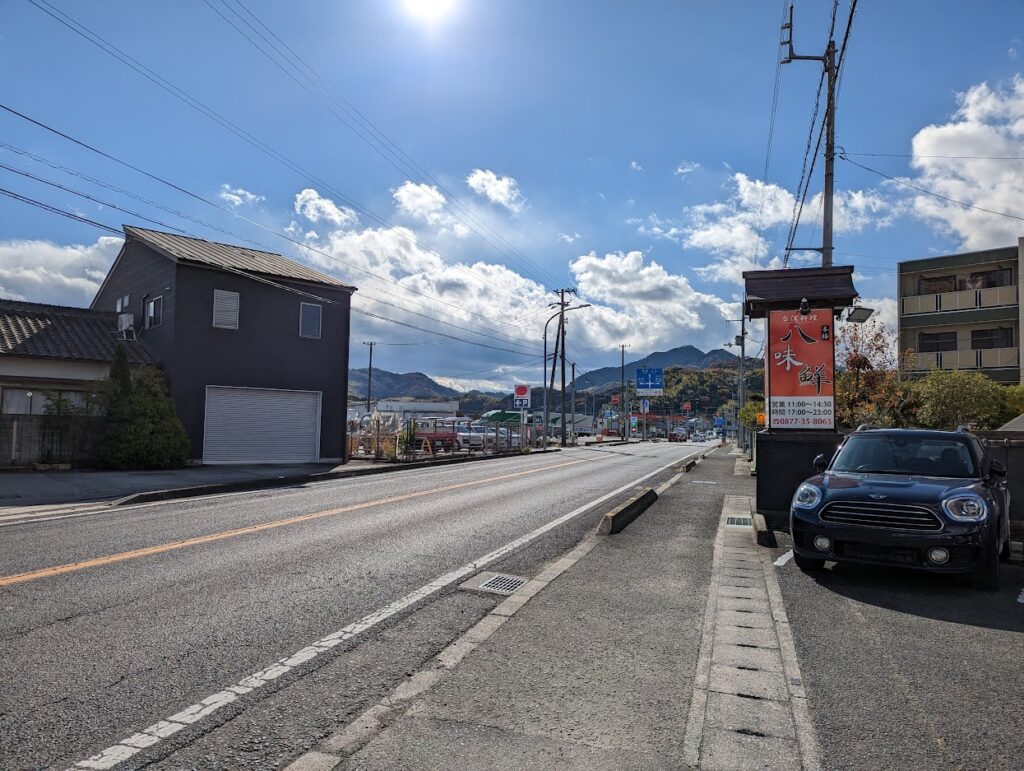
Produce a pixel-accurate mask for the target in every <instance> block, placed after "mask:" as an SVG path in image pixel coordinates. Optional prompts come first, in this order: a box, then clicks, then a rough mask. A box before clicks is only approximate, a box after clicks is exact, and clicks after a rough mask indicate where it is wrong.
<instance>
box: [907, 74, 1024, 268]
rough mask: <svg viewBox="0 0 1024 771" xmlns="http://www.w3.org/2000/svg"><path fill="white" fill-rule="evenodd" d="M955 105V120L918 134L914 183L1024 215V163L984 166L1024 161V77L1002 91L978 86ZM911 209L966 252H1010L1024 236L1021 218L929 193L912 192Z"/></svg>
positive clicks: (914, 160) (1016, 77) (983, 84)
mask: <svg viewBox="0 0 1024 771" xmlns="http://www.w3.org/2000/svg"><path fill="white" fill-rule="evenodd" d="M957 102H958V107H957V110H956V112H955V113H954V114H953V116H952V118H951V120H950V121H949V122H947V123H944V124H938V125H930V126H926V127H925V128H923V129H921V130H920V131H918V132H917V134H916V135H915V136H914V139H913V142H912V147H913V153H914V159H913V161H912V162H911V165H912V167H913V168H914V169H915V170H916V171H917V172H918V174H919V176H918V177H916V178H912V179H911V180H910V181H911V182H912V183H913V184H916V185H918V186H919V187H923V188H925V189H926V190H930V191H932V192H934V193H938V194H940V195H944V196H947V197H948V198H952V199H954V200H957V201H962V202H964V203H967V204H970V205H972V206H977V207H981V208H984V209H990V210H992V211H997V212H1005V213H1008V214H1014V215H1016V216H1018V217H1019V216H1024V203H1022V202H1024V164H1020V163H1014V162H1008V161H999V160H984V158H985V157H1002V156H1011V157H1020V156H1024V77H1022V76H1020V75H1017V76H1015V77H1014V78H1013V80H1012V81H1010V82H1009V83H1008V84H1006V85H1005V86H1004V87H1000V88H992V87H990V86H989V85H988V84H987V83H980V84H978V85H976V86H972V87H971V88H969V89H968V90H967V91H965V92H963V93H961V94H958V95H957ZM926 156H961V157H959V158H936V157H926ZM962 156H983V157H982V158H965V157H962ZM911 205H912V207H913V212H914V214H915V215H917V216H918V217H921V218H922V219H924V220H926V221H927V222H929V223H931V224H932V225H933V226H934V227H936V228H937V229H938V230H939V231H940V232H943V233H946V234H949V235H953V236H955V237H957V238H958V239H959V240H960V246H961V248H963V249H965V250H974V249H987V248H992V247H997V246H1009V245H1011V244H1015V243H1016V242H1017V238H1018V237H1019V236H1020V234H1021V233H1022V232H1024V223H1022V222H1021V221H1020V220H1015V219H1011V218H1008V217H1002V216H999V215H997V214H989V213H987V212H983V211H978V210H976V209H968V208H966V207H964V206H960V205H958V204H955V203H951V202H948V201H943V200H939V199H937V198H935V197H933V196H930V195H925V194H923V193H914V194H912V195H911Z"/></svg>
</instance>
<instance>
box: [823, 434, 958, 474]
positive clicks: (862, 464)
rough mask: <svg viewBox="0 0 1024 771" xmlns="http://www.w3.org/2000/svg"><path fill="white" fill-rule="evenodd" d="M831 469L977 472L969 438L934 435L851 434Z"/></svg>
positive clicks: (932, 472) (890, 471)
mask: <svg viewBox="0 0 1024 771" xmlns="http://www.w3.org/2000/svg"><path fill="white" fill-rule="evenodd" d="M832 471H855V472H859V473H862V474H914V475H918V476H930V477H957V478H971V477H976V476H977V474H976V472H975V465H974V458H973V457H972V456H971V451H970V448H969V447H968V446H967V442H964V441H960V440H959V439H943V438H938V437H931V436H894V435H882V436H878V435H876V436H871V435H864V436H851V437H850V438H849V440H847V442H846V444H844V445H843V448H842V449H841V450H840V451H839V454H838V455H837V456H836V459H835V461H834V462H833V463H832Z"/></svg>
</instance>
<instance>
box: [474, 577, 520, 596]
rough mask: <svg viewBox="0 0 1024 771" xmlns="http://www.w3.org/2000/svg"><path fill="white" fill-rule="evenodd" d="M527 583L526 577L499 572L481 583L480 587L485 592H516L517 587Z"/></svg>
mask: <svg viewBox="0 0 1024 771" xmlns="http://www.w3.org/2000/svg"><path fill="white" fill-rule="evenodd" d="M525 585H526V579H525V578H520V577H519V576H510V575H506V574H504V573H498V574H497V575H496V576H492V577H491V578H488V579H487V580H486V581H484V582H483V583H482V584H480V588H481V589H483V590H484V591H485V592H494V593H495V594H515V592H516V590H517V589H519V588H520V587H521V586H525Z"/></svg>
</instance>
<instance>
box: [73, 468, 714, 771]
mask: <svg viewBox="0 0 1024 771" xmlns="http://www.w3.org/2000/svg"><path fill="white" fill-rule="evenodd" d="M703 451H704V450H703V449H701V450H698V451H696V452H694V453H691V454H690V455H686V456H684V457H683V458H676V459H675V460H673V461H672V462H671V463H666V464H665V465H664V466H661V467H660V468H656V469H655V470H654V471H651V472H649V473H647V474H644V475H643V476H641V477H639V478H637V479H634V480H632V481H631V482H629V483H627V484H624V485H623V486H622V487H619V488H617V489H615V490H612V491H611V492H610V493H605V494H604V495H602V496H600V497H599V498H595V499H594V500H592V501H590V502H589V503H585V504H583V505H582V506H580V507H578V508H575V509H573V510H572V511H570V512H569V513H568V514H563V515H562V516H560V517H557V518H556V519H553V520H551V521H550V522H548V523H546V524H544V525H541V526H540V527H538V528H537V529H535V530H532V531H530V532H529V533H527V534H526V535H524V536H521V537H519V538H517V539H515V540H514V541H510V542H509V543H507V544H505V545H504V546H501V547H499V548H497V549H495V550H494V551H492V552H489V553H487V554H485V555H484V556H482V557H479V558H478V559H476V560H474V561H473V562H469V563H466V564H465V565H463V566H462V567H459V568H456V569H455V570H452V571H450V572H448V573H445V574H444V575H442V576H438V577H437V578H435V579H434V580H433V581H431V582H430V583H429V584H425V585H424V586H421V587H420V588H419V589H416V590H415V591H413V592H410V593H409V594H407V595H405V596H404V597H401V598H400V599H398V600H395V601H394V602H392V603H391V604H390V605H386V606H384V607H383V608H380V609H379V610H377V611H374V612H373V613H371V614H370V615H368V616H364V617H363V618H361V619H360V620H359V621H355V622H353V623H351V624H349V625H348V626H345V627H342V628H341V629H339V630H338V631H336V632H333V633H331V634H329V635H327V636H326V637H322V638H320V639H319V640H317V641H316V642H313V643H311V644H310V645H307V646H306V647H305V648H302V649H301V650H299V651H296V652H295V653H293V654H292V655H291V656H287V657H285V658H283V659H280V660H279V661H276V662H275V663H273V664H271V665H270V666H269V667H266V668H264V669H261V670H260V671H259V672H254V673H253V674H251V675H249V676H247V677H244V678H242V679H241V680H239V681H238V682H237V683H235V684H234V685H229V686H228V687H227V688H225V689H224V690H222V691H218V692H217V693H215V694H213V695H211V696H207V697H206V698H205V699H203V700H202V701H199V702H197V703H196V704H193V705H191V706H189V707H185V709H183V710H181V711H180V712H178V713H176V714H174V715H171V716H170V717H168V718H167V719H166V720H161V721H159V722H158V723H154V724H153V725H151V726H149V727H148V728H144V729H142V731H140V732H138V733H135V734H132V735H131V736H129V737H127V738H125V739H122V740H121V741H120V742H118V743H117V744H115V745H113V746H111V747H107V748H106V749H105V750H103V751H102V752H99V753H97V754H96V755H93V756H92V757H91V758H88V759H86V760H81V761H79V762H78V763H76V764H75V768H89V769H109V768H113V767H114V766H116V765H117V764H119V763H122V762H123V761H125V760H127V759H128V758H130V757H132V756H133V755H135V754H136V753H139V752H141V751H142V750H143V749H145V748H148V747H152V746H153V745H154V744H157V743H158V742H159V741H160V740H161V739H166V738H167V737H168V736H171V735H173V734H176V733H178V731H181V730H183V729H185V728H187V727H188V726H190V725H194V724H196V723H198V722H199V721H200V720H202V719H203V718H206V717H208V716H209V715H210V714H212V713H213V712H215V711H216V710H218V709H220V708H221V707H224V706H227V705H228V704H231V703H232V702H234V701H237V699H238V697H239V696H244V695H245V694H247V693H250V692H252V691H253V690H255V689H257V688H260V687H262V686H264V685H267V684H268V683H270V682H272V681H274V680H276V679H277V678H279V677H281V675H284V674H286V673H287V672H290V671H291V670H293V669H295V668H296V667H298V666H300V665H302V664H305V663H307V662H309V661H310V660H311V659H313V658H315V657H317V656H319V655H320V654H321V653H326V652H327V651H329V650H331V649H332V648H334V647H335V646H337V645H340V644H341V643H343V642H345V641H346V640H350V639H352V638H353V637H355V636H357V635H359V634H362V633H363V632H365V631H366V630H368V629H370V628H372V627H374V626H376V625H377V624H379V623H381V622H382V621H384V620H386V619H388V618H390V617H391V616H394V615H395V614H397V613H400V612H401V611H403V610H405V609H407V608H410V607H412V606H413V605H416V604H417V603H419V602H421V601H422V600H424V599H426V598H427V597H429V596H430V595H432V594H435V593H436V592H439V591H440V590H441V589H444V588H445V587H446V586H448V585H450V584H452V583H455V582H456V581H461V580H462V579H464V578H466V577H468V576H470V575H472V574H473V573H475V572H476V571H478V570H480V569H481V568H483V567H485V566H487V565H489V564H491V563H492V562H494V561H496V560H498V559H501V558H502V557H504V556H506V555H507V554H510V553H511V552H513V551H515V550H516V549H518V548H519V547H520V546H524V545H525V544H527V543H529V542H530V541H533V540H535V539H536V538H539V537H540V536H542V535H544V533H547V532H548V531H550V530H553V529H554V528H556V527H558V526H559V525H562V524H565V523H566V522H568V521H569V520H571V519H574V518H576V517H578V516H579V515H580V514H583V513H585V512H587V511H589V510H590V509H592V508H594V507H595V506H597V505H598V504H601V503H604V502H605V501H607V500H609V499H610V498H614V497H615V496H617V495H620V494H622V493H624V492H626V491H627V490H630V489H632V488H633V487H635V486H636V485H637V484H639V483H640V482H643V481H644V480H646V479H650V478H651V477H653V476H655V475H656V474H660V473H661V472H662V471H665V470H667V469H669V468H672V466H675V465H677V464H678V463H680V461H685V460H687V459H688V458H690V457H692V456H693V455H697V454H699V453H701V452H703Z"/></svg>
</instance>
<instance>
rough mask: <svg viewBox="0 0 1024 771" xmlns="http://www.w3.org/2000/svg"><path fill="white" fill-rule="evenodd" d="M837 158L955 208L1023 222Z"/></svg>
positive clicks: (845, 159)
mask: <svg viewBox="0 0 1024 771" xmlns="http://www.w3.org/2000/svg"><path fill="white" fill-rule="evenodd" d="M839 158H840V159H841V160H844V161H846V162H847V163H852V164H853V165H854V166H857V167H858V168H861V169H864V171H870V172H871V173H872V174H877V175H878V176H880V177H882V178H883V179H887V180H889V181H890V182H895V183H896V184H898V185H903V186H904V187H909V188H910V189H911V190H916V191H917V192H919V193H924V194H925V195H930V196H932V197H933V198H939V199H941V200H943V201H948V202H949V203H955V204H956V205H957V206H963V207H964V208H967V209H974V210H975V211H982V212H985V213H986V214H995V215H998V216H1000V217H1006V218H1007V219H1011V220H1020V221H1021V222H1024V217H1021V216H1019V215H1016V214H1010V213H1009V212H1005V211H996V210H995V209H986V208H985V207H983V206H975V205H974V204H971V203H966V202H964V201H958V200H957V199H955V198H950V197H949V196H948V195H942V194H941V193H936V192H935V191H934V190H928V189H926V188H923V187H919V186H917V185H912V184H911V183H909V182H907V181H906V180H904V179H900V178H899V177H891V176H889V175H888V174H886V173H884V172H881V171H878V169H872V168H871V167H870V166H865V165H864V164H863V163H858V162H857V161H852V160H850V159H849V158H847V157H846V153H840V154H839Z"/></svg>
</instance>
